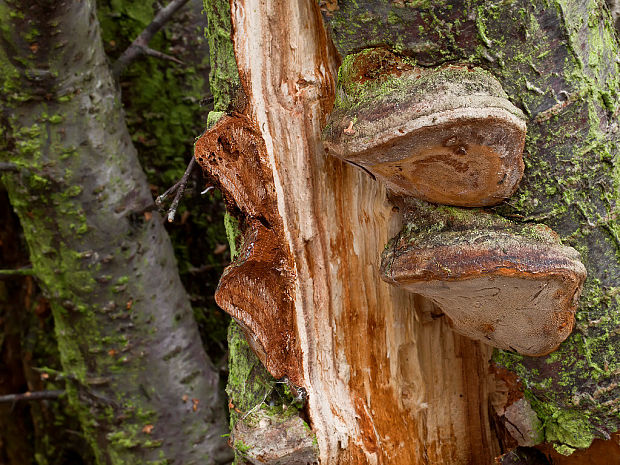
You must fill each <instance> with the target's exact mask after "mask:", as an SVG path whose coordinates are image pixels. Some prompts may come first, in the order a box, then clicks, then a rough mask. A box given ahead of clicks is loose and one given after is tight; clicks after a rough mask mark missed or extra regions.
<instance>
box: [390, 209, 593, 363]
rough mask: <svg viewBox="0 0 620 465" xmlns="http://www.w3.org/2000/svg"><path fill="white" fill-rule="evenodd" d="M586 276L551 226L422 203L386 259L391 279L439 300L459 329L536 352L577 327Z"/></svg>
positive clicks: (549, 349)
mask: <svg viewBox="0 0 620 465" xmlns="http://www.w3.org/2000/svg"><path fill="white" fill-rule="evenodd" d="M585 276H586V270H585V267H584V266H583V264H582V263H581V261H580V260H579V254H578V253H577V251H576V250H575V249H573V248H571V247H567V246H564V245H562V244H561V243H560V240H559V238H558V236H557V234H555V233H554V232H553V231H552V230H551V229H550V228H548V227H547V226H544V225H532V224H525V225H523V224H517V223H513V222H510V221H508V220H505V219H503V218H500V217H498V216H495V215H492V214H489V213H485V212H481V211H476V210H473V211H471V210H465V211H464V210H461V209H456V208H450V207H438V208H435V207H432V208H429V207H428V206H427V205H421V204H420V205H418V206H417V207H415V206H414V207H413V208H411V209H410V210H409V213H408V214H407V217H406V224H405V227H404V228H403V230H402V231H401V233H400V234H399V235H398V236H396V237H395V238H394V239H392V240H391V241H390V242H389V243H388V245H387V247H386V249H385V251H384V252H383V256H382V260H381V277H382V278H383V279H384V280H385V281H386V282H388V283H390V284H394V285H396V286H399V287H402V288H404V289H406V290H408V291H410V292H414V293H416V294H421V295H423V296H425V297H427V298H430V299H431V300H433V301H435V302H436V303H437V304H438V305H439V306H440V307H441V308H442V310H443V311H444V313H445V314H446V315H447V316H448V318H449V319H450V322H451V324H452V327H453V329H454V330H455V331H457V332H459V333H461V334H463V335H465V336H468V337H470V338H472V339H476V340H480V341H482V342H485V343H487V344H489V345H492V346H494V347H498V348H500V349H505V350H513V351H517V352H519V353H521V354H524V355H532V356H540V355H545V354H548V353H549V352H552V351H553V350H555V349H556V348H557V346H558V345H559V344H560V343H561V342H562V341H563V340H564V339H566V338H567V337H568V335H569V334H570V332H571V331H572V328H573V324H574V321H575V320H574V313H575V310H576V307H577V302H578V300H579V296H580V293H581V287H582V285H583V282H584V280H585Z"/></svg>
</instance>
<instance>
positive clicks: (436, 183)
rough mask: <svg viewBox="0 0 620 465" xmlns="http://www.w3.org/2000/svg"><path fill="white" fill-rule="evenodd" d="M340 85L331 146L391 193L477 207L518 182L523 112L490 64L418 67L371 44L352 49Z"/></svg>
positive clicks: (327, 134)
mask: <svg viewBox="0 0 620 465" xmlns="http://www.w3.org/2000/svg"><path fill="white" fill-rule="evenodd" d="M339 84H340V89H339V96H338V98H337V101H336V104H335V109H334V111H333V112H332V114H331V116H330V119H329V122H328V125H327V127H326V128H325V130H324V133H323V138H324V142H325V148H326V151H327V152H328V153H329V154H330V155H334V156H337V157H339V158H342V159H345V160H347V161H349V162H351V163H354V164H356V165H359V166H361V167H363V168H365V169H366V170H368V171H369V172H371V173H372V174H374V175H375V176H376V177H377V178H380V179H382V180H383V181H384V182H385V183H386V185H387V187H388V188H389V189H390V190H391V191H392V192H394V193H395V194H399V195H405V196H413V197H416V198H420V199H423V200H426V201H429V202H433V203H439V204H445V205H459V206H470V207H471V206H486V205H494V204H497V203H499V202H501V201H502V200H504V199H505V198H507V197H509V196H510V195H511V194H512V193H513V192H514V191H515V189H516V188H517V185H518V183H519V181H520V179H521V176H522V175H523V160H522V152H523V145H524V142H525V132H526V125H525V118H524V116H523V114H522V112H521V111H520V110H519V109H518V108H516V107H515V106H514V105H512V103H510V101H509V100H508V98H507V96H506V94H505V93H504V91H503V90H502V87H501V85H500V83H499V82H498V81H497V80H496V79H495V78H494V77H493V76H491V75H490V74H489V73H487V72H486V71H484V70H482V69H479V68H467V67H464V66H463V67H457V66H448V67H443V68H435V69H425V68H417V67H412V66H411V65H409V64H407V63H406V62H404V61H402V60H401V61H399V59H398V58H397V57H395V56H394V55H392V54H391V53H389V52H387V51H385V50H380V49H374V50H373V49H371V50H365V51H363V52H360V53H358V54H357V55H354V56H349V57H347V59H346V60H345V63H344V64H343V66H342V67H341V70H340V72H339Z"/></svg>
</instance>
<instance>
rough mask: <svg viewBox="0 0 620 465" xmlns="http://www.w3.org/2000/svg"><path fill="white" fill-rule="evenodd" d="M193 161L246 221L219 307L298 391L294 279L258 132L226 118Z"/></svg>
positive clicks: (241, 119) (199, 144)
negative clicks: (235, 321) (237, 254)
mask: <svg viewBox="0 0 620 465" xmlns="http://www.w3.org/2000/svg"><path fill="white" fill-rule="evenodd" d="M195 157H196V159H197V160H198V163H199V164H200V165H201V166H202V167H203V169H204V170H205V171H206V173H207V175H208V176H209V177H210V178H211V179H213V181H214V183H215V184H216V185H217V186H218V187H219V188H220V189H221V191H222V193H223V194H224V198H225V199H226V201H227V203H228V205H229V209H230V210H232V211H235V210H236V211H239V213H240V216H241V217H242V218H243V221H242V229H243V230H244V237H243V245H242V248H241V251H240V254H239V256H238V257H237V259H236V260H235V262H234V263H233V264H232V265H230V266H229V267H227V268H226V269H225V271H224V274H223V276H222V278H221V279H220V283H219V285H218V289H217V291H216V294H215V299H216V302H217V303H218V305H219V306H220V307H222V308H223V309H224V310H225V311H226V312H228V313H229V314H230V315H231V316H233V317H234V318H235V319H236V320H237V321H238V322H239V323H240V324H241V327H242V328H243V329H244V331H245V333H246V336H247V338H248V342H249V343H250V344H251V345H252V347H253V349H254V350H255V352H256V354H257V355H258V356H259V358H260V360H261V362H262V363H263V364H264V365H265V367H267V369H268V370H269V371H270V372H271V374H272V375H273V376H274V377H276V378H282V377H284V376H286V377H288V379H289V380H290V381H291V382H293V383H295V384H297V385H301V384H302V380H301V379H302V378H301V367H300V364H299V361H300V355H299V348H298V345H297V337H296V331H295V322H294V310H293V299H292V296H293V290H292V288H293V276H294V272H293V269H292V264H291V257H290V255H289V254H288V253H287V250H288V246H287V244H286V242H285V239H284V237H283V227H282V220H281V218H280V217H279V215H278V212H277V206H276V196H275V187H274V182H273V178H272V174H271V172H270V171H269V167H268V161H267V154H266V150H265V144H264V142H263V140H262V138H261V135H260V132H259V131H258V130H257V129H256V127H255V125H254V124H253V123H252V121H251V120H250V119H249V118H248V117H246V116H244V115H241V114H235V115H233V116H225V117H224V118H222V119H221V120H220V121H218V123H217V124H216V125H215V126H214V127H212V128H211V129H209V130H208V131H206V132H205V133H204V134H203V135H202V136H201V137H200V138H199V139H198V140H197V141H196V145H195Z"/></svg>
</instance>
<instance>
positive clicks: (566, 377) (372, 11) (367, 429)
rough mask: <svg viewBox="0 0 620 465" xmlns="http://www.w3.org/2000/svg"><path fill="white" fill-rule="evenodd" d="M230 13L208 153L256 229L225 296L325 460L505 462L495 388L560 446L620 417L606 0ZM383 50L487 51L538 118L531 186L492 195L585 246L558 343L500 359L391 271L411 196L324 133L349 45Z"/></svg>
mask: <svg viewBox="0 0 620 465" xmlns="http://www.w3.org/2000/svg"><path fill="white" fill-rule="evenodd" d="M214 3H218V2H214ZM321 13H322V14H321ZM231 23H232V29H231V38H232V43H233V48H234V54H235V58H236V63H237V67H238V71H239V73H238V74H239V76H240V82H241V87H242V90H243V96H244V98H243V99H241V101H242V104H241V105H235V106H232V107H229V108H228V111H229V113H230V116H229V117H228V118H223V119H222V120H220V123H219V124H218V125H216V126H214V127H213V128H212V129H211V130H210V131H209V132H207V133H206V134H205V135H204V136H203V138H202V139H201V140H200V141H199V142H198V144H197V154H196V156H197V158H198V160H199V161H200V162H201V163H202V164H203V166H204V167H205V168H206V170H207V171H208V172H210V173H211V175H212V176H213V177H214V178H215V179H216V180H217V181H218V182H219V184H220V186H221V187H222V190H223V191H224V193H225V194H226V196H227V198H228V200H229V204H230V207H231V209H232V210H233V211H234V212H235V213H236V214H237V216H238V217H239V218H240V219H241V226H242V229H243V230H244V244H243V247H242V249H241V252H240V258H239V259H238V260H237V262H236V264H235V265H233V267H231V268H230V269H229V270H227V272H226V273H225V275H224V279H223V280H222V281H221V283H220V289H219V291H218V301H219V303H220V305H222V306H223V308H225V309H226V310H227V311H228V312H229V313H231V314H232V315H233V316H234V317H235V318H236V319H238V320H239V321H240V322H241V323H242V324H243V327H244V328H245V330H246V332H247V333H248V334H249V339H250V340H251V342H252V345H253V346H254V348H255V350H256V351H257V353H258V355H259V357H260V358H261V360H262V361H263V363H264V364H265V365H266V367H267V368H268V369H269V370H270V371H271V373H272V374H273V375H274V376H276V377H283V376H286V377H288V379H290V380H292V381H293V382H294V383H296V384H298V385H300V386H303V387H304V388H305V389H306V391H307V393H308V404H307V412H308V414H309V418H310V420H311V426H312V428H313V431H314V432H315V433H316V435H317V439H318V444H319V449H320V460H321V463H329V464H335V463H342V464H345V463H347V464H353V463H355V464H362V463H382V464H388V463H389V464H422V463H425V464H431V463H432V464H469V463H481V464H482V463H491V462H492V461H493V459H494V458H495V457H497V456H499V455H501V454H502V452H505V448H506V447H510V446H513V445H515V444H516V443H515V442H514V440H511V439H508V440H506V439H505V438H506V437H509V435H507V434H505V433H506V431H505V430H504V429H503V427H502V422H503V421H504V420H503V419H500V418H498V417H496V416H495V415H494V413H493V412H492V411H491V410H490V409H489V405H490V403H491V402H493V403H494V404H496V405H497V404H498V403H499V404H500V405H499V408H498V410H497V411H498V412H500V413H501V411H502V409H503V408H504V407H506V406H508V404H507V403H506V402H507V399H508V400H510V398H511V397H512V400H511V402H514V401H515V399H516V398H517V397H519V396H523V395H525V399H526V400H527V402H529V404H530V405H531V406H532V408H533V409H534V411H535V412H536V415H535V417H536V416H537V417H538V420H536V421H534V420H532V424H533V425H534V427H536V426H535V425H540V426H539V427H538V428H540V431H536V432H537V433H540V434H539V435H538V436H539V438H541V439H543V440H545V441H549V442H552V443H553V444H554V446H555V447H556V449H557V450H559V451H560V452H562V453H565V454H569V453H570V452H572V451H573V450H575V449H576V448H586V447H588V446H589V445H590V444H591V442H592V440H593V439H594V438H601V439H608V438H609V437H610V434H611V433H613V432H615V431H617V430H618V429H619V427H620V421H619V420H618V402H619V401H618V399H619V398H620V392H619V391H618V389H619V388H618V378H619V373H620V365H619V363H620V357H619V356H618V352H617V347H618V345H619V343H620V341H619V332H618V327H619V325H620V321H619V320H618V314H620V312H619V311H618V310H619V305H620V292H619V287H618V285H619V280H620V227H619V225H618V213H619V211H618V198H619V197H620V193H619V186H620V172H619V170H620V161H619V160H618V154H619V147H618V143H619V133H618V113H619V108H620V105H619V103H618V100H619V92H620V82H619V78H618V76H619V75H620V73H619V66H620V63H619V60H618V57H619V56H620V55H619V52H618V42H617V36H616V35H615V31H614V27H613V22H612V19H611V16H610V14H609V11H608V10H607V8H606V6H605V2H604V1H600V0H586V1H570V0H555V1H551V0H549V1H541V2H530V1H529V0H517V1H513V2H500V1H498V2H488V1H474V2H465V1H460V0H452V1H450V0H445V1H443V0H442V1H437V2H427V1H415V2H410V1H390V0H378V1H363V0H362V1H360V0H341V1H337V2H336V1H325V2H314V1H310V0H307V1H297V0H295V1H290V2H289V1H277V2H276V1H268V0H233V1H232V2H231ZM327 31H329V32H327ZM219 32H221V29H220V31H219ZM219 36H220V37H221V36H222V34H219ZM370 47H385V48H388V49H390V50H391V51H392V52H393V53H396V54H397V55H399V56H401V57H404V58H406V59H408V60H410V62H413V63H415V64H417V65H421V66H426V67H436V66H441V65H444V64H460V65H467V66H477V67H481V68H484V69H486V70H488V71H489V72H491V73H492V74H493V75H494V76H495V77H496V78H497V79H498V80H499V81H500V82H501V84H502V86H503V88H504V90H505V91H506V93H507V95H508V97H509V99H510V100H511V101H512V103H513V104H514V105H516V106H517V107H519V108H520V109H521V110H522V111H523V112H524V113H525V115H526V116H527V126H528V135H527V140H526V148H525V154H524V160H525V165H526V169H525V175H524V178H523V180H522V181H521V184H520V188H519V189H518V191H517V192H516V193H515V194H514V195H513V196H512V197H511V198H510V199H508V200H507V201H506V202H504V203H502V204H501V205H499V206H497V207H494V208H490V209H489V210H490V211H492V212H493V213H495V214H499V215H502V216H504V217H507V218H510V219H511V220H513V221H517V222H523V223H545V224H546V225H547V226H549V227H551V228H552V229H553V230H555V231H556V232H557V233H558V234H559V235H560V237H561V238H562V240H563V242H564V243H565V244H567V245H570V246H572V247H574V248H575V249H577V250H578V251H579V252H580V254H581V259H582V261H583V263H584V265H585V266H586V268H587V272H588V278H587V281H586V284H585V287H584V292H583V294H582V298H581V301H580V304H579V310H578V312H577V314H576V325H575V329H574V331H573V334H572V335H571V336H570V337H569V338H568V339H567V340H566V341H565V342H564V343H563V344H562V345H561V346H560V348H559V349H558V350H557V351H555V352H553V353H551V354H550V355H547V356H544V357H524V356H520V355H516V354H513V353H508V352H501V351H496V352H495V354H494V361H495V363H496V364H497V365H500V366H502V367H505V368H508V369H509V370H512V374H511V373H510V372H501V370H500V369H499V368H494V369H493V372H495V373H500V374H499V375H498V376H495V375H494V374H493V373H492V371H491V370H490V368H489V362H490V359H491V357H492V353H493V350H492V348H490V347H489V346H486V345H484V344H481V343H479V342H476V341H472V340H469V339H467V338H465V337H462V336H459V335H458V334H456V333H455V332H453V331H452V330H451V329H450V325H449V323H448V322H447V321H446V318H442V317H440V312H437V309H436V308H435V307H434V305H433V304H432V303H431V302H429V301H425V300H424V299H421V298H419V297H416V296H413V295H411V294H407V293H406V292H404V291H402V290H398V289H394V288H391V287H390V286H388V285H387V284H385V283H384V282H382V281H381V279H380V276H379V263H380V258H379V257H380V255H381V252H382V249H383V247H384V245H385V244H386V242H387V241H388V240H389V239H390V238H391V237H392V236H394V235H395V234H396V232H397V231H398V230H399V229H400V228H401V226H402V222H403V216H402V212H399V211H398V210H397V209H394V208H393V206H392V205H391V204H390V203H389V202H388V200H387V196H386V191H385V188H384V186H382V185H381V184H379V183H378V182H377V181H375V180H374V179H372V178H371V177H370V176H368V175H367V174H366V173H364V172H362V171H361V170H359V169H357V168H355V167H353V166H350V165H347V164H344V163H342V162H341V161H339V160H336V159H333V158H330V157H327V156H326V155H325V151H324V148H323V145H322V142H321V131H322V129H323V127H324V125H325V122H326V119H327V117H328V115H329V113H330V111H331V109H332V107H333V104H334V101H335V100H336V95H335V93H336V84H337V82H336V81H337V69H338V66H339V64H340V62H341V60H345V59H346V57H347V55H349V54H351V53H354V52H357V51H359V50H363V49H366V48H370ZM222 50H223V53H225V48H224V47H223V48H222ZM378 68H379V69H380V64H379V66H378ZM234 74H235V75H236V73H234ZM231 76H232V75H231ZM217 82H218V83H219V84H221V83H222V82H224V83H225V81H222V80H220V81H217ZM228 82H232V80H229V81H228ZM225 86H226V84H224V87H225ZM228 90H229V91H231V89H230V88H229V89H228ZM240 160H241V161H240ZM275 248H277V249H278V250H279V252H277V253H276V252H275V251H274V249H275ZM274 306H275V307H276V308H274ZM274 314H276V316H274ZM283 335H284V337H283ZM515 374H516V375H518V376H515ZM502 404H503V406H502ZM528 408H529V407H528ZM508 429H510V428H508ZM517 429H518V428H517ZM511 441H512V444H511ZM505 460H509V458H506V459H505ZM506 463H508V462H506Z"/></svg>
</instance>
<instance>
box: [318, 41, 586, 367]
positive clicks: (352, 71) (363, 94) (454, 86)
mask: <svg viewBox="0 0 620 465" xmlns="http://www.w3.org/2000/svg"><path fill="white" fill-rule="evenodd" d="M338 85H339V92H338V97H337V100H336V103H335V109H334V111H333V112H332V114H331V115H330V118H329V121H328V123H327V126H326V128H325V130H324V131H323V139H324V144H325V150H326V152H327V153H328V154H330V155H333V156H336V157H338V158H341V159H344V160H346V161H348V162H350V163H352V164H355V165H358V166H360V167H362V168H363V169H365V170H367V171H368V172H370V173H371V174H373V175H374V176H375V177H376V178H377V179H379V180H381V181H383V182H384V183H385V185H386V187H387V190H388V193H389V196H390V198H391V199H392V201H393V202H394V203H396V204H397V205H398V206H399V207H400V211H401V212H403V215H404V220H405V226H404V228H403V230H402V231H401V233H400V234H399V235H398V236H396V237H395V238H394V239H392V241H390V242H389V243H388V245H387V247H386V249H385V251H384V253H383V256H382V261H381V277H382V278H383V280H384V281H386V282H388V283H390V284H393V285H395V286H399V287H401V288H404V289H406V290H408V291H410V292H413V293H416V294H420V295H423V296H425V297H427V298H429V299H431V300H433V301H434V302H435V303H437V304H438V305H439V306H440V307H441V309H442V310H443V312H444V313H445V314H446V315H447V316H448V318H449V319H450V321H451V323H452V326H453V328H454V330H455V331H457V332H459V333H461V334H464V335H466V336H468V337H470V338H472V339H476V340H480V341H483V342H485V343H487V344H489V345H492V346H494V347H498V348H501V349H506V350H514V351H517V352H519V353H521V354H525V355H544V354H547V353H549V352H551V351H553V350H555V349H556V348H557V346H558V345H559V344H560V343H561V342H562V341H563V340H564V339H566V337H568V335H569V334H570V332H571V331H572V328H573V325H574V313H575V310H576V307H577V302H578V299H579V295H580V293H581V288H582V285H583V282H584V280H585V275H586V271H585V267H584V266H583V264H582V263H581V262H580V260H579V254H578V253H577V252H576V251H575V250H574V249H572V248H570V247H566V246H563V245H562V244H561V243H560V240H559V238H558V236H557V235H556V234H555V233H554V232H553V231H552V230H551V229H549V228H548V227H546V226H543V225H519V224H517V223H512V222H510V221H507V220H505V219H503V218H501V217H499V216H497V215H492V214H489V213H486V212H484V211H481V210H471V209H460V208H454V207H487V206H492V205H496V204H498V203H500V202H502V201H503V200H505V199H506V198H508V197H510V195H512V193H514V191H515V190H516V189H517V187H518V184H519V182H520V180H521V177H522V175H523V170H524V165H523V160H522V153H523V147H524V143H525V135H526V123H525V117H524V115H523V113H522V112H521V111H520V110H519V109H518V108H516V107H515V106H514V105H513V104H512V103H510V101H509V100H508V97H507V95H506V94H505V93H504V91H503V89H502V87H501V85H500V83H499V81H497V80H496V79H495V78H494V77H493V76H492V75H490V74H489V73H488V72H486V71H484V70H482V69H479V68H470V67H466V66H445V67H439V68H434V69H427V68H417V67H415V66H414V65H412V64H411V63H410V62H408V61H407V60H406V59H403V58H401V57H398V56H396V55H394V54H392V53H391V52H389V51H387V50H383V49H368V50H364V51H362V52H359V53H357V54H355V55H351V56H348V57H347V58H346V59H345V60H344V62H343V65H342V66H341V68H340V71H339V82H338ZM427 202H430V203H433V204H443V205H449V206H451V207H443V206H434V205H431V204H430V203H427Z"/></svg>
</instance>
